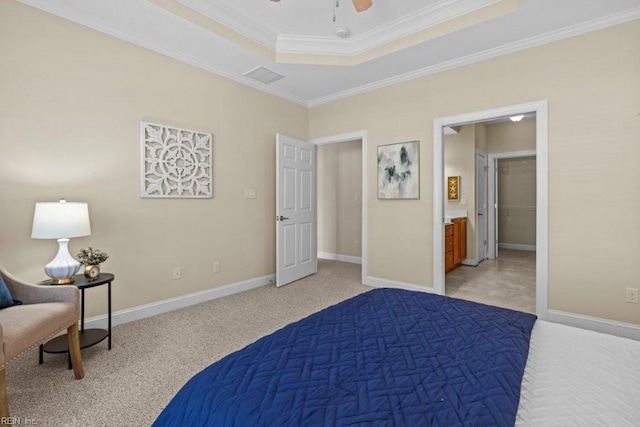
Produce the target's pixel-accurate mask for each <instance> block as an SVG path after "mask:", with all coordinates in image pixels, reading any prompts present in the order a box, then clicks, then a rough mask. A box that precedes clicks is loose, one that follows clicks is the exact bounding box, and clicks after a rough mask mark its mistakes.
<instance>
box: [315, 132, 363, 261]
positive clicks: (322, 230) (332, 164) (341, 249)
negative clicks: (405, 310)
mask: <svg viewBox="0 0 640 427" xmlns="http://www.w3.org/2000/svg"><path fill="white" fill-rule="evenodd" d="M317 178H318V252H319V253H326V254H332V255H343V256H349V257H357V258H360V257H361V256H362V249H361V242H360V239H361V236H362V142H361V141H360V140H358V141H350V142H341V143H338V144H326V145H321V146H319V147H318V177H317Z"/></svg>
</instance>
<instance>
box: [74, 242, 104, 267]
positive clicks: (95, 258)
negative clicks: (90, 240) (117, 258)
mask: <svg viewBox="0 0 640 427" xmlns="http://www.w3.org/2000/svg"><path fill="white" fill-rule="evenodd" d="M76 256H77V257H78V261H80V263H81V264H82V265H100V264H101V263H103V262H105V261H106V260H107V258H109V255H108V254H107V253H106V252H102V251H101V250H100V249H93V248H92V247H91V246H89V247H88V248H84V249H80V252H78V254H77V255H76Z"/></svg>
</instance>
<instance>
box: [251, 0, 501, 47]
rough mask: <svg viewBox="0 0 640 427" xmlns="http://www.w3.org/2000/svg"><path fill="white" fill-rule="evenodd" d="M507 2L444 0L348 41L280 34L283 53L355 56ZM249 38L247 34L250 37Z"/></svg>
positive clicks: (497, 0) (277, 42)
mask: <svg viewBox="0 0 640 427" xmlns="http://www.w3.org/2000/svg"><path fill="white" fill-rule="evenodd" d="M502 1H505V0H442V1H440V2H438V3H435V4H433V5H431V6H428V7H425V8H423V9H421V10H419V11H417V12H415V13H412V14H411V15H407V16H404V17H402V18H398V19H396V20H393V21H391V22H389V23H388V24H385V25H382V26H380V27H376V28H374V29H372V30H369V31H367V32H365V33H362V34H359V35H357V36H354V37H352V38H349V39H346V40H344V39H338V38H336V37H326V36H323V37H318V36H299V35H293V34H278V35H277V38H276V51H277V53H279V54H281V53H283V54H298V55H303V54H312V55H332V56H355V55H360V54H362V53H365V52H367V51H369V50H371V49H375V48H377V47H380V46H384V45H386V44H388V43H391V42H393V41H395V40H398V39H401V38H403V37H407V36H410V35H412V34H415V33H417V32H418V31H422V30H425V29H428V28H431V27H433V26H436V25H438V24H441V23H443V22H446V21H450V20H452V19H455V18H458V17H460V16H462V15H466V14H468V13H472V12H475V11H476V10H479V9H482V8H484V7H487V6H491V5H493V4H495V3H500V2H502ZM247 36H248V35H247Z"/></svg>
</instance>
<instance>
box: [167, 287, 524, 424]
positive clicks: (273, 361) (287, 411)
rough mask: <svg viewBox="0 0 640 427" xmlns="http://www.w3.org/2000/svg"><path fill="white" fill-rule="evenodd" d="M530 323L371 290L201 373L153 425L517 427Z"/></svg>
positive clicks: (512, 314)
mask: <svg viewBox="0 0 640 427" xmlns="http://www.w3.org/2000/svg"><path fill="white" fill-rule="evenodd" d="M535 321H536V318H535V316H533V315H531V314H526V313H521V312H516V311H512V310H507V309H502V308H497V307H491V306H487V305H482V304H477V303H473V302H468V301H462V300H457V299H453V298H448V297H443V296H438V295H433V294H428V293H422V292H413V291H406V290H400V289H376V290H371V291H369V292H366V293H364V294H361V295H358V296H356V297H354V298H351V299H349V300H346V301H344V302H342V303H339V304H337V305H334V306H332V307H329V308H327V309H325V310H322V311H320V312H318V313H315V314H313V315H311V316H309V317H307V318H305V319H302V320H300V321H298V322H295V323H292V324H290V325H287V326H285V327H284V328H282V329H280V330H278V331H276V332H274V333H273V334H271V335H268V336H266V337H263V338H261V339H259V340H258V341H256V342H254V343H253V344H250V345H249V346H247V347H245V348H243V349H242V350H239V351H237V352H235V353H232V354H230V355H228V356H226V357H225V358H223V359H221V360H219V361H218V362H216V363H214V364H212V365H211V366H209V367H207V368H206V369H204V370H203V371H201V372H200V373H198V374H196V375H195V376H194V377H193V378H192V379H191V380H189V381H188V382H187V383H186V384H185V385H184V387H183V388H182V389H181V390H180V391H179V392H178V393H177V394H176V396H175V397H174V398H173V399H172V400H171V402H170V403H169V404H168V405H167V407H166V408H165V409H164V410H163V411H162V413H161V414H160V415H159V417H158V418H157V420H156V421H155V423H154V425H156V426H175V425H215V426H220V425H243V426H253V425H265V426H275V425H304V426H312V425H371V424H373V425H443V426H455V425H473V426H481V425H490V426H512V425H514V423H515V422H516V415H517V413H518V405H519V402H520V392H521V383H522V378H523V374H524V372H525V367H526V364H527V356H528V353H529V342H530V338H531V332H532V328H533V327H534V324H535ZM523 422H525V423H526V420H523Z"/></svg>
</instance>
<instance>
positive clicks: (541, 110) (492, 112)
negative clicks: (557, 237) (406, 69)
mask: <svg viewBox="0 0 640 427" xmlns="http://www.w3.org/2000/svg"><path fill="white" fill-rule="evenodd" d="M526 113H534V114H535V115H536V124H535V127H536V141H535V145H536V155H537V162H536V206H537V209H536V213H535V217H536V235H537V236H538V239H537V243H536V246H537V256H536V260H535V284H536V286H535V289H536V291H535V301H536V310H535V311H536V314H537V315H538V317H539V318H541V319H546V317H547V289H548V239H547V230H548V212H547V206H548V149H547V146H548V140H547V126H548V125H547V123H548V117H547V101H546V100H545V101H539V102H533V103H528V104H519V105H512V106H507V107H500V108H494V109H489V110H484V111H478V112H474V113H467V114H461V115H457V116H449V117H443V118H437V119H435V120H434V126H433V132H434V133H433V141H434V160H433V180H434V191H433V194H434V201H433V206H434V212H433V236H434V238H433V241H434V247H433V254H434V255H433V263H434V264H433V271H434V278H433V282H434V291H435V292H436V293H438V294H441V295H444V294H445V280H444V226H443V224H444V222H445V218H444V204H445V203H444V179H445V177H444V145H443V141H444V138H443V135H444V128H446V127H450V126H458V125H465V124H472V123H479V122H483V121H487V120H492V119H498V118H502V117H509V116H515V115H520V114H526ZM474 163H475V162H474ZM472 213H473V214H477V211H476V210H475V209H473V210H472Z"/></svg>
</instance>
